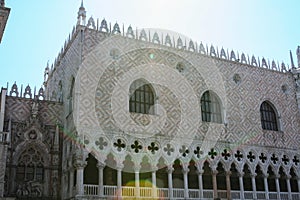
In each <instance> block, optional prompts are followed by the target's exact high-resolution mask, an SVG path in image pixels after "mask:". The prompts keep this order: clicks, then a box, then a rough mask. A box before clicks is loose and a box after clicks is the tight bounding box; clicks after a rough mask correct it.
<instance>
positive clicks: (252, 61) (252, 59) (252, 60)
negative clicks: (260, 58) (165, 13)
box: [251, 56, 257, 66]
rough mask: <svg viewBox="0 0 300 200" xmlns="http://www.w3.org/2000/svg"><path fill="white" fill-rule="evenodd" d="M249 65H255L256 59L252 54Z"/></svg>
mask: <svg viewBox="0 0 300 200" xmlns="http://www.w3.org/2000/svg"><path fill="white" fill-rule="evenodd" d="M251 65H255V66H257V62H256V59H255V57H254V56H252V58H251Z"/></svg>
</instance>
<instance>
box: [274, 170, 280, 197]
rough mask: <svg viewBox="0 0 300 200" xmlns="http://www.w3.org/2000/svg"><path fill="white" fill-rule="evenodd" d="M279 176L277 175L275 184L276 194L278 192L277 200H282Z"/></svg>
mask: <svg viewBox="0 0 300 200" xmlns="http://www.w3.org/2000/svg"><path fill="white" fill-rule="evenodd" d="M279 178H280V175H279V174H275V184H276V192H277V199H280V185H279Z"/></svg>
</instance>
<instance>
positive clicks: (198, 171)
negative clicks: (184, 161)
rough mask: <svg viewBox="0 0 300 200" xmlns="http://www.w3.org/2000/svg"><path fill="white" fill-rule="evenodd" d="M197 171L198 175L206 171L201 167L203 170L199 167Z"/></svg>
mask: <svg viewBox="0 0 300 200" xmlns="http://www.w3.org/2000/svg"><path fill="white" fill-rule="evenodd" d="M196 173H197V174H198V175H202V174H203V173H204V170H203V169H201V170H198V169H197V171H196Z"/></svg>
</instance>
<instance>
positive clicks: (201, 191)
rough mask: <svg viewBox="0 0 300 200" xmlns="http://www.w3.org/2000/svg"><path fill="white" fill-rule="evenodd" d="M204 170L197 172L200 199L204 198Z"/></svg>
mask: <svg viewBox="0 0 300 200" xmlns="http://www.w3.org/2000/svg"><path fill="white" fill-rule="evenodd" d="M203 172H204V170H197V174H198V182H199V198H200V199H202V198H203V182H202V174H203Z"/></svg>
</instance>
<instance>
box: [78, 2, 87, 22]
mask: <svg viewBox="0 0 300 200" xmlns="http://www.w3.org/2000/svg"><path fill="white" fill-rule="evenodd" d="M85 22H86V11H85V8H84V6H83V0H81V6H80V8H79V10H78V16H77V25H83V26H85Z"/></svg>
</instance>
